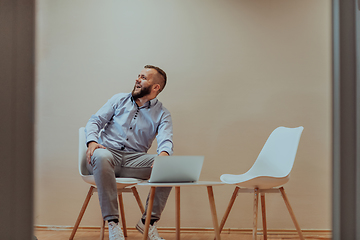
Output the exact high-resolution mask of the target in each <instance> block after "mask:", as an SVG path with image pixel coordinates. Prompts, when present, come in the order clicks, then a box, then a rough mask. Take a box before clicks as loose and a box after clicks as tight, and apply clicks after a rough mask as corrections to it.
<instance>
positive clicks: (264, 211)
mask: <svg viewBox="0 0 360 240" xmlns="http://www.w3.org/2000/svg"><path fill="white" fill-rule="evenodd" d="M261 212H262V223H263V235H264V240H267V228H266V208H265V193H261Z"/></svg>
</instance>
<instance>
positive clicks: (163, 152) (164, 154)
mask: <svg viewBox="0 0 360 240" xmlns="http://www.w3.org/2000/svg"><path fill="white" fill-rule="evenodd" d="M159 156H169V154H168V153H167V152H165V151H162V152H161V153H160V154H159Z"/></svg>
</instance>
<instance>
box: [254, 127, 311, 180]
mask: <svg viewBox="0 0 360 240" xmlns="http://www.w3.org/2000/svg"><path fill="white" fill-rule="evenodd" d="M303 129H304V128H303V127H297V128H287V127H278V128H276V129H275V130H274V131H273V132H272V133H271V134H270V136H269V138H268V139H267V141H266V143H265V145H264V147H263V148H262V150H261V152H260V154H259V156H258V157H257V159H256V161H255V163H254V165H253V166H252V167H251V168H250V169H249V171H248V173H251V175H254V176H270V177H278V178H281V177H286V176H288V175H289V174H290V172H291V169H292V167H293V165H294V161H295V156H296V152H297V149H298V145H299V141H300V136H301V133H302V131H303Z"/></svg>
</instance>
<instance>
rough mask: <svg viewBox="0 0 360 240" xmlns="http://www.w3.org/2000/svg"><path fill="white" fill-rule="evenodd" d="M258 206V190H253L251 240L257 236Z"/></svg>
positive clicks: (254, 239)
mask: <svg viewBox="0 0 360 240" xmlns="http://www.w3.org/2000/svg"><path fill="white" fill-rule="evenodd" d="M258 205H259V189H258V188H255V189H254V222H253V240H256V236H257V219H258Z"/></svg>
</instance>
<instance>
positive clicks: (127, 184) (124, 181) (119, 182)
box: [69, 127, 145, 240]
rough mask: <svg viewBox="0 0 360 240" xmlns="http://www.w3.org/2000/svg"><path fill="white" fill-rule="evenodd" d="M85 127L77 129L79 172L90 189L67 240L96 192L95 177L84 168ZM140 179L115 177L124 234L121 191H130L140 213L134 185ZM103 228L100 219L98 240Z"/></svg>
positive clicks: (125, 233)
mask: <svg viewBox="0 0 360 240" xmlns="http://www.w3.org/2000/svg"><path fill="white" fill-rule="evenodd" d="M84 130H85V128H84V127H82V128H80V129H79V158H78V160H79V162H78V163H79V173H80V176H81V177H82V179H83V180H84V181H85V182H86V183H89V184H90V185H91V186H90V189H89V191H88V194H87V195H86V198H85V201H84V203H83V206H82V208H81V210H80V213H79V216H78V218H77V220H76V223H75V225H74V227H73V230H72V232H71V235H70V238H69V240H72V239H73V238H74V236H75V233H76V231H77V229H78V227H79V225H80V222H81V219H82V217H83V215H84V213H85V210H86V208H87V206H88V203H89V201H90V198H91V196H92V195H93V193H94V192H97V188H96V183H95V179H94V176H93V175H90V174H89V171H88V170H87V168H86V150H87V146H86V138H85V131H84ZM140 181H141V180H140V179H136V178H116V186H117V190H118V199H119V207H120V216H121V222H122V226H123V232H124V236H125V237H126V236H127V229H126V221H125V211H124V203H123V198H122V193H123V192H132V193H133V195H134V197H135V199H136V201H137V203H138V205H139V208H140V211H141V214H142V213H143V212H144V211H145V210H144V206H143V204H142V202H141V199H140V197H139V194H138V192H137V190H136V187H135V186H134V185H136V184H137V183H139V182H140ZM104 229H105V221H102V226H101V233H100V240H102V239H104Z"/></svg>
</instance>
